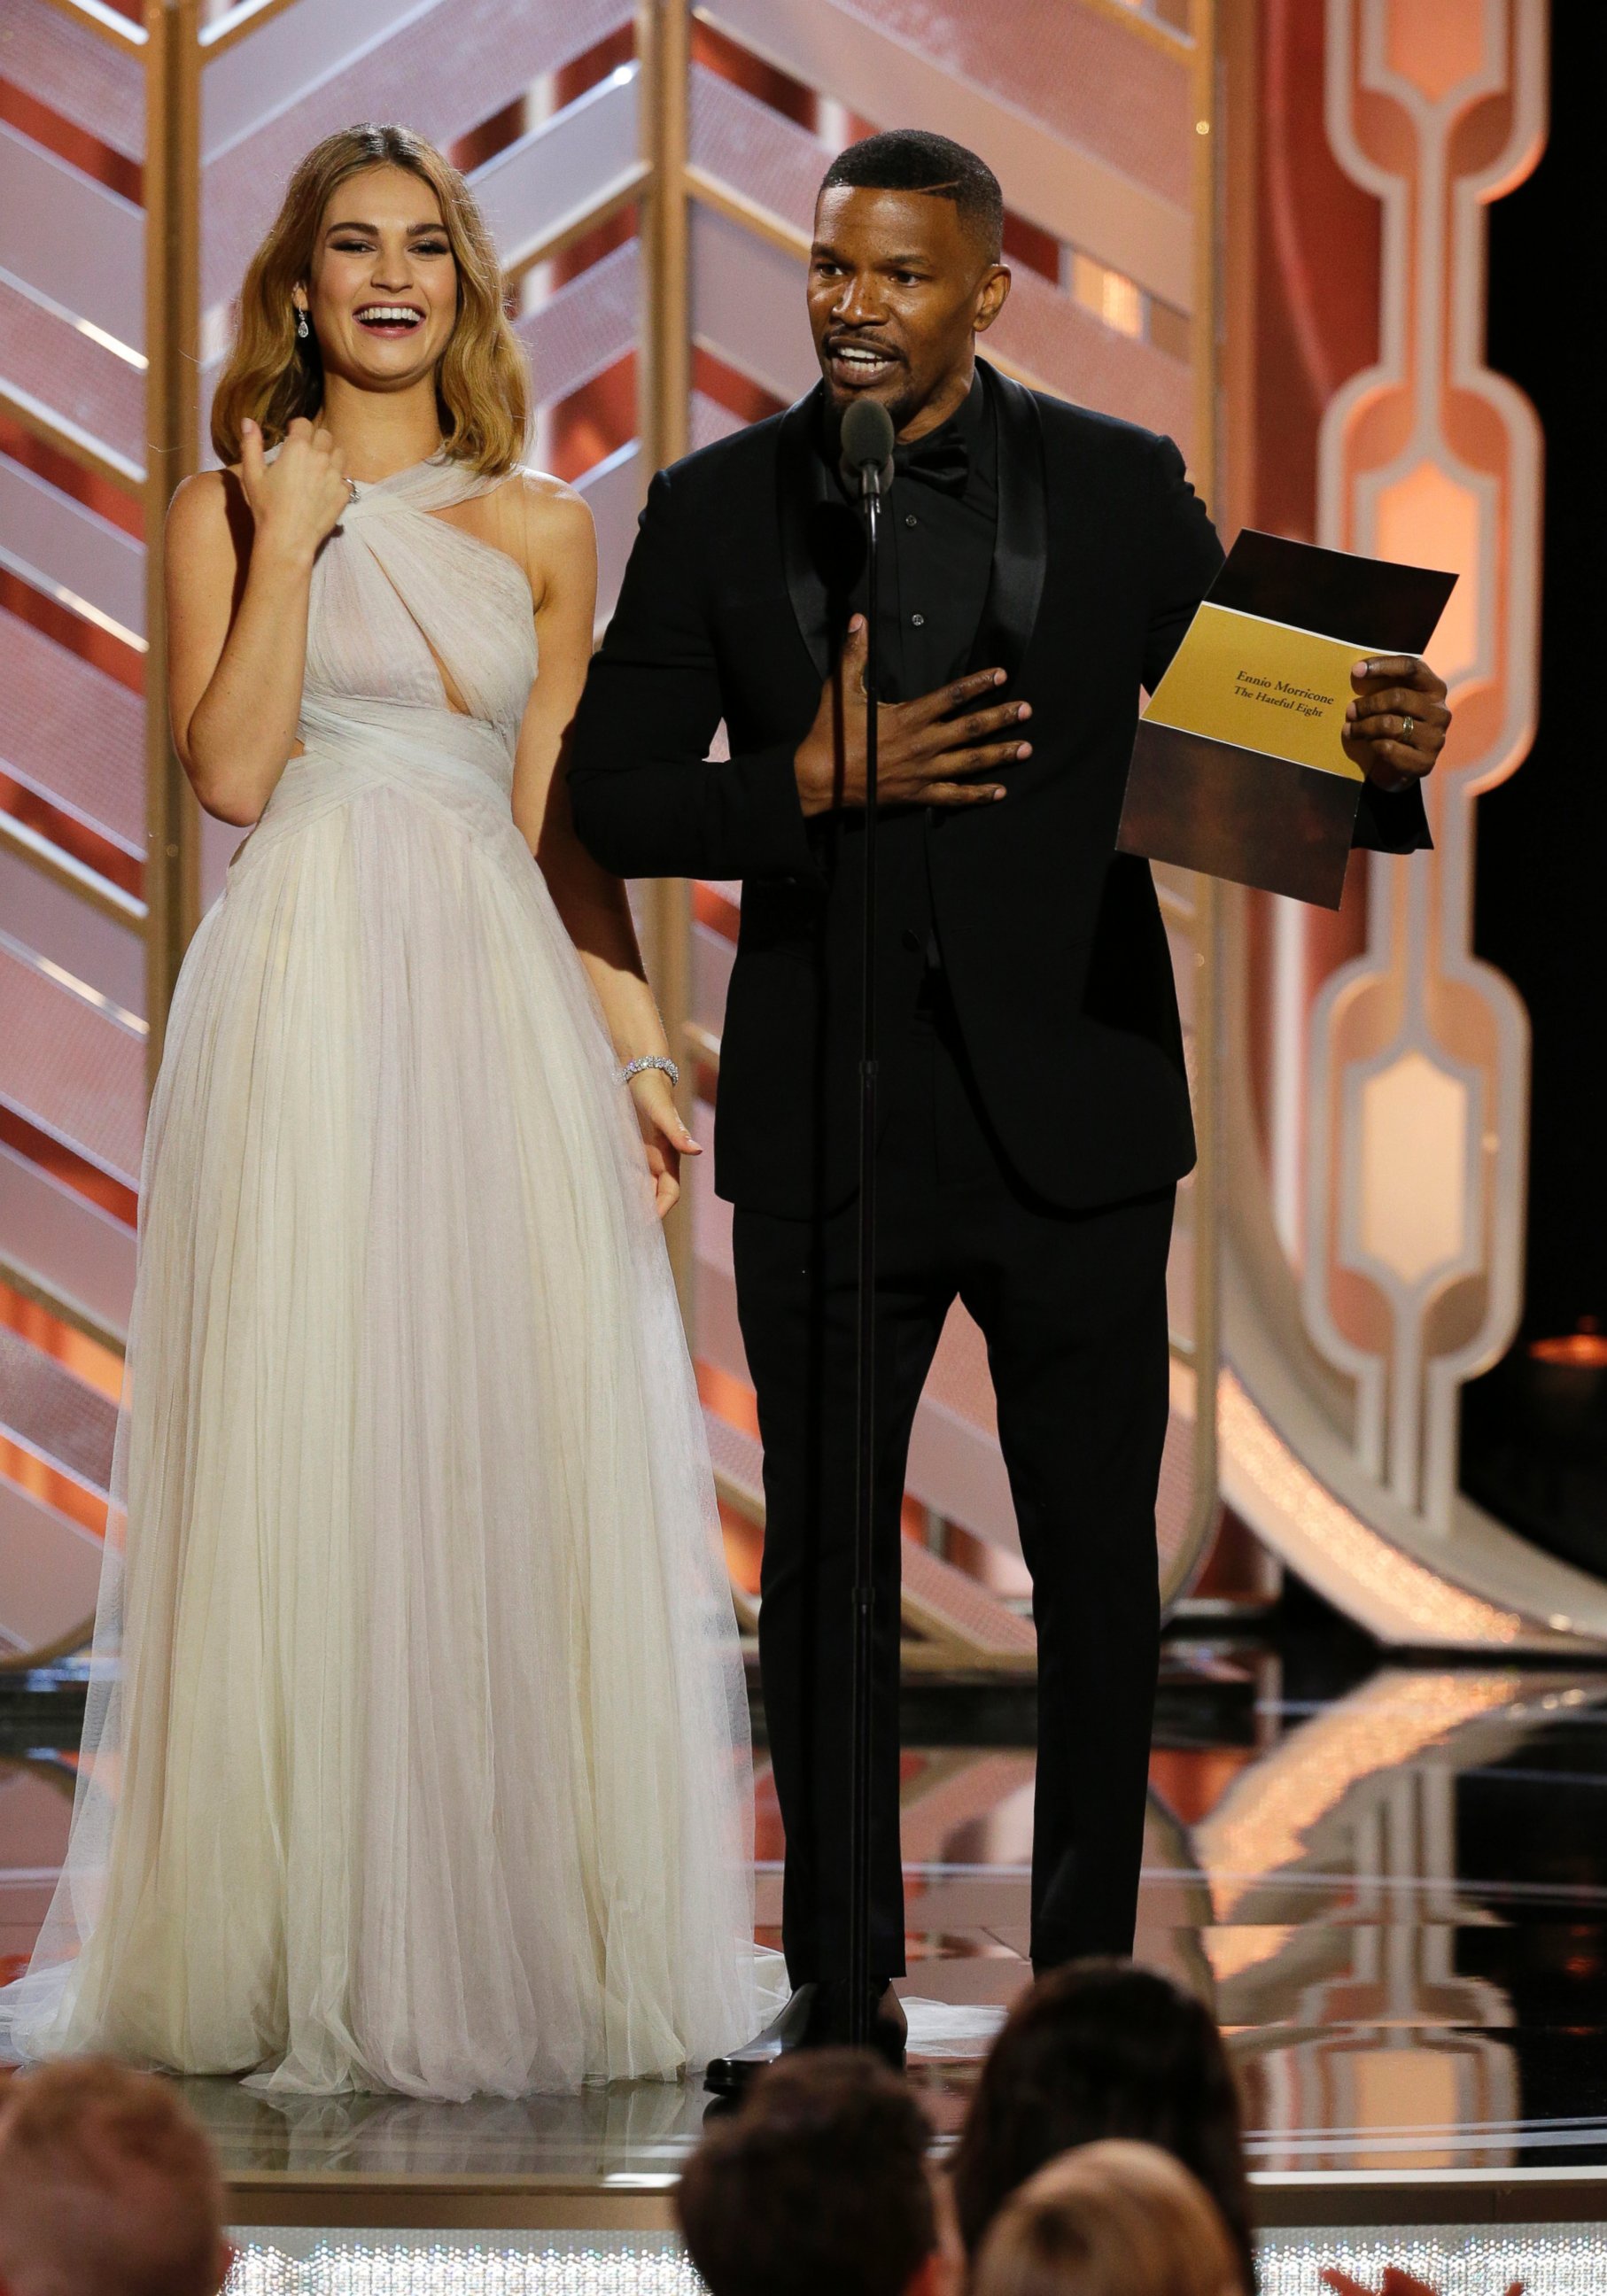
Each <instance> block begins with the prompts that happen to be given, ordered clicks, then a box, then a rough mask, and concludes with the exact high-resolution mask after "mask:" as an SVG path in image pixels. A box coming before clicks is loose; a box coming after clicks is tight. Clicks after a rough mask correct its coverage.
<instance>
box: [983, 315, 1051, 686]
mask: <svg viewBox="0 0 1607 2296" xmlns="http://www.w3.org/2000/svg"><path fill="white" fill-rule="evenodd" d="M979 365H980V366H981V368H982V371H983V373H984V374H985V375H986V377H987V379H988V397H989V398H990V399H991V401H992V405H993V411H994V421H995V422H996V424H997V426H998V431H997V435H998V442H999V480H998V483H999V522H998V529H997V532H996V536H995V538H994V545H993V576H992V579H991V580H990V581H989V583H988V596H987V600H986V602H985V603H984V605H983V608H982V619H981V620H980V622H979V623H978V625H977V637H976V644H975V645H974V646H973V647H972V654H971V666H972V668H973V669H986V668H988V667H989V666H990V665H992V664H994V663H996V664H997V665H998V666H999V667H1000V668H1003V669H1007V670H1008V671H1009V672H1010V674H1011V676H1015V674H1016V672H1017V671H1018V670H1019V669H1020V668H1021V663H1022V661H1023V660H1024V659H1025V657H1026V652H1027V648H1028V646H1029V644H1030V642H1031V638H1032V633H1033V630H1034V628H1035V627H1036V625H1037V610H1038V603H1039V601H1040V600H1041V599H1042V597H1043V594H1044V570H1045V564H1046V562H1047V560H1048V556H1049V489H1048V483H1047V479H1046V476H1045V469H1044V430H1043V423H1042V422H1041V420H1040V418H1039V415H1038V411H1037V401H1036V400H1035V399H1034V398H1033V396H1032V393H1031V392H1030V391H1029V390H1024V389H1022V388H1021V384H1020V383H1019V382H1013V381H1012V380H1011V378H1010V377H1009V376H1008V375H1006V374H1001V373H999V371H998V369H997V367H996V366H989V365H988V363H987V361H986V360H981V361H979Z"/></svg>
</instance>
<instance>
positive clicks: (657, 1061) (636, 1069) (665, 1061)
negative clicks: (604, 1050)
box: [619, 1053, 681, 1087]
mask: <svg viewBox="0 0 1607 2296" xmlns="http://www.w3.org/2000/svg"><path fill="white" fill-rule="evenodd" d="M644 1069H662V1070H663V1071H664V1073H665V1075H666V1076H667V1077H668V1078H669V1081H670V1084H671V1086H672V1087H673V1086H675V1085H677V1084H679V1083H680V1081H681V1071H680V1070H679V1069H678V1068H676V1064H675V1062H673V1061H672V1060H671V1059H670V1057H669V1055H668V1053H643V1054H641V1055H640V1056H639V1057H638V1058H637V1059H635V1060H634V1061H627V1062H626V1064H625V1066H624V1067H623V1068H622V1069H621V1070H620V1071H619V1081H620V1083H621V1084H628V1083H629V1082H630V1080H631V1078H632V1077H634V1076H640V1075H641V1073H642V1071H643V1070H644Z"/></svg>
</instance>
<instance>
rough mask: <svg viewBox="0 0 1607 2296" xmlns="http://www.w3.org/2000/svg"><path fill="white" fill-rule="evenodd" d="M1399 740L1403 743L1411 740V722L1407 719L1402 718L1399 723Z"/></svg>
mask: <svg viewBox="0 0 1607 2296" xmlns="http://www.w3.org/2000/svg"><path fill="white" fill-rule="evenodd" d="M1400 738H1401V740H1402V741H1403V742H1409V741H1410V740H1411V738H1412V720H1411V719H1410V718H1409V717H1403V718H1402V719H1401V721H1400Z"/></svg>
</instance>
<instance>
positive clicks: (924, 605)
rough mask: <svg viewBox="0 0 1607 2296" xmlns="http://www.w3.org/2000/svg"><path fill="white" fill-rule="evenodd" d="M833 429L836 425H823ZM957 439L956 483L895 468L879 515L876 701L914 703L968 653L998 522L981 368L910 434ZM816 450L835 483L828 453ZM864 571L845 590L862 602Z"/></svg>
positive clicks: (856, 604)
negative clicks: (941, 413) (950, 404)
mask: <svg viewBox="0 0 1607 2296" xmlns="http://www.w3.org/2000/svg"><path fill="white" fill-rule="evenodd" d="M828 427H834V426H828ZM950 441H953V442H957V444H958V446H959V447H961V448H962V449H963V453H964V455H965V458H966V463H967V468H966V474H965V482H964V485H963V488H961V489H959V490H958V491H955V492H951V491H950V490H949V489H948V488H945V487H942V486H934V485H932V484H931V483H929V482H928V481H927V480H924V479H922V478H921V477H919V476H918V475H916V474H915V473H914V471H909V470H906V469H905V468H903V467H902V465H903V463H904V462H905V459H906V450H904V449H903V448H900V449H899V450H898V454H897V455H895V457H894V475H893V483H892V487H891V489H890V493H889V496H888V500H887V507H886V509H885V511H884V512H883V514H882V521H881V619H880V623H879V626H878V629H877V637H878V641H879V660H878V663H877V669H878V675H879V679H880V683H881V698H882V700H883V701H914V700H915V699H916V698H917V697H918V696H919V695H921V694H922V693H935V692H936V690H937V688H938V687H939V686H940V685H947V682H948V681H949V679H950V678H954V677H958V676H960V674H961V672H962V671H963V669H964V668H965V667H966V664H967V663H968V661H969V660H970V658H971V649H972V641H973V640H974V639H975V636H976V634H977V625H978V624H979V622H980V620H981V619H982V608H983V605H984V603H986V600H987V596H988V578H989V576H990V575H991V573H992V571H993V545H994V537H995V534H996V529H997V526H998V513H999V489H998V460H999V458H998V440H997V437H996V431H995V426H994V423H993V422H992V420H991V418H990V414H989V410H988V403H987V398H986V394H985V392H984V389H983V386H982V377H981V375H980V373H976V374H973V375H972V382H971V389H970V390H969V391H968V392H967V394H966V396H965V397H964V398H963V399H962V400H961V402H960V405H959V406H958V407H957V408H956V409H955V413H954V414H951V415H950V416H949V418H948V421H947V422H944V423H941V424H939V427H938V429H937V430H933V431H931V432H929V433H928V435H927V437H926V438H924V439H921V440H920V441H919V442H918V449H919V451H920V452H921V453H922V455H924V454H928V453H930V452H931V450H932V449H934V448H936V449H938V450H939V453H940V452H941V449H942V447H943V446H944V445H945V444H946V443H947V442H950ZM821 453H822V455H823V458H824V457H826V456H828V455H829V456H830V462H829V467H830V469H831V471H832V476H833V478H834V480H836V484H837V486H838V487H839V488H841V486H842V481H841V479H840V476H839V475H838V472H837V465H836V458H835V455H834V453H832V451H831V449H830V448H829V447H827V445H826V444H825V441H824V439H823V440H822V445H821ZM865 597H866V583H865V574H864V572H863V571H862V572H861V574H860V576H859V578H858V580H857V583H856V584H855V586H854V588H853V592H852V604H853V608H854V611H856V612H857V613H863V612H864V611H865Z"/></svg>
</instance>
